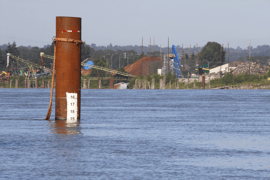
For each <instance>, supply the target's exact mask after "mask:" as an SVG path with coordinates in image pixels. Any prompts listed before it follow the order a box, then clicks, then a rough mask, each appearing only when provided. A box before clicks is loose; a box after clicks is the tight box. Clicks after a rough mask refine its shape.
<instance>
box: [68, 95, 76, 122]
mask: <svg viewBox="0 0 270 180" xmlns="http://www.w3.org/2000/svg"><path fill="white" fill-rule="evenodd" d="M66 98H67V123H76V122H77V114H78V113H77V111H78V109H77V93H68V92H66Z"/></svg>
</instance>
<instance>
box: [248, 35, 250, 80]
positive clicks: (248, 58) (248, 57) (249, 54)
mask: <svg viewBox="0 0 270 180" xmlns="http://www.w3.org/2000/svg"><path fill="white" fill-rule="evenodd" d="M248 59H249V63H248V64H249V75H250V40H249V57H248Z"/></svg>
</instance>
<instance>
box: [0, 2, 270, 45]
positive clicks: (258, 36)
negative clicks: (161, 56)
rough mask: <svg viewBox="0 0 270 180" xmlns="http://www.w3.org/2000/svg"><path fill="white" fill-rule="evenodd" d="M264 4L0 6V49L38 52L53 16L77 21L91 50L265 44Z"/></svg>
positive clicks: (49, 39)
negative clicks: (10, 47)
mask: <svg viewBox="0 0 270 180" xmlns="http://www.w3.org/2000/svg"><path fill="white" fill-rule="evenodd" d="M269 5H270V1H266V0H259V1H252V0H247V1H242V0H238V1H232V0H228V1H221V0H204V1H199V0H191V1H178V0H168V1H162V0H156V1H152V0H146V1H143V0H137V1H124V0H114V1H109V0H101V1H86V0H82V1H78V2H74V1H70V0H65V1H63V0H58V1H52V0H47V1H46V3H40V1H34V0H26V1H15V0H11V1H3V0H2V1H1V6H0V15H1V17H2V19H1V26H0V30H1V32H2V33H1V34H0V44H7V43H8V42H10V43H12V42H13V41H15V42H16V44H17V45H18V46H21V45H22V46H28V45H30V46H37V47H43V46H44V45H48V44H50V43H51V42H52V38H53V36H55V19H56V16H72V17H81V18H82V40H83V41H85V42H86V43H87V44H90V45H91V44H92V43H94V44H96V45H97V46H107V45H109V44H110V43H112V45H119V46H126V45H133V46H134V45H138V46H140V45H141V43H142V37H143V38H144V46H148V45H149V44H150V38H151V39H152V42H151V43H152V44H153V38H155V44H156V45H158V46H160V44H161V47H166V46H168V37H169V38H170V46H171V45H172V44H174V45H180V46H181V45H182V44H183V45H184V47H189V45H190V44H191V46H192V47H193V46H194V45H196V44H197V43H198V46H200V47H203V46H204V45H205V44H206V43H207V42H208V41H215V42H218V43H220V44H223V46H224V47H227V43H228V42H229V43H230V47H233V48H236V47H238V46H240V47H241V48H242V49H243V48H247V47H248V46H249V40H251V46H253V47H257V46H258V45H269V42H270V35H269V33H268V30H269V29H270V25H269V23H267V22H268V15H267V14H269V10H268V7H269Z"/></svg>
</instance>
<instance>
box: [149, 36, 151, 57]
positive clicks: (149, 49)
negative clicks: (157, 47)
mask: <svg viewBox="0 0 270 180" xmlns="http://www.w3.org/2000/svg"><path fill="white" fill-rule="evenodd" d="M149 57H151V38H150V46H149Z"/></svg>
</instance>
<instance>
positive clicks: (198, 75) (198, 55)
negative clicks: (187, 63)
mask: <svg viewBox="0 0 270 180" xmlns="http://www.w3.org/2000/svg"><path fill="white" fill-rule="evenodd" d="M196 46H197V67H198V79H199V76H200V70H199V67H200V66H199V51H198V44H196Z"/></svg>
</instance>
